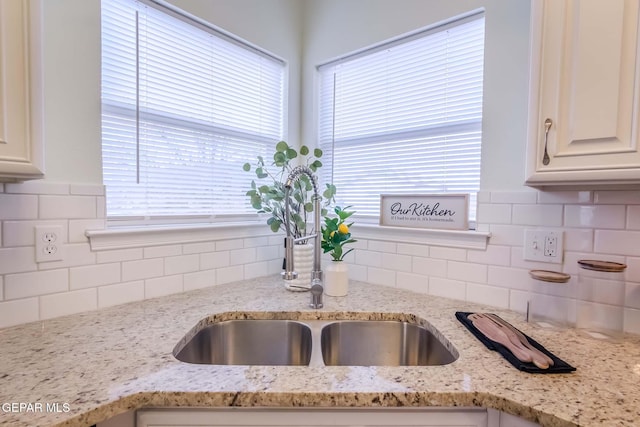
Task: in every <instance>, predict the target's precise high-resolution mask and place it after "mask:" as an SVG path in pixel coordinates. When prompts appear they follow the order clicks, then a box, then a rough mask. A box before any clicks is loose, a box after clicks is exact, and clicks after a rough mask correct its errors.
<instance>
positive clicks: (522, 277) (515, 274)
mask: <svg viewBox="0 0 640 427" xmlns="http://www.w3.org/2000/svg"><path fill="white" fill-rule="evenodd" d="M487 275H488V279H487V283H488V284H490V285H492V286H500V287H503V288H509V289H519V290H523V291H529V290H530V289H531V287H532V283H533V279H532V278H531V276H530V275H529V271H528V270H525V269H522V268H513V267H500V266H493V265H490V266H489V268H488V271H487Z"/></svg>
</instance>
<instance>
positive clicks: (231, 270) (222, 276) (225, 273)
mask: <svg viewBox="0 0 640 427" xmlns="http://www.w3.org/2000/svg"><path fill="white" fill-rule="evenodd" d="M243 279H244V267H243V266H242V265H233V266H230V267H223V268H219V269H217V270H216V281H217V282H218V284H219V285H223V284H225V283H231V282H237V281H238V280H243Z"/></svg>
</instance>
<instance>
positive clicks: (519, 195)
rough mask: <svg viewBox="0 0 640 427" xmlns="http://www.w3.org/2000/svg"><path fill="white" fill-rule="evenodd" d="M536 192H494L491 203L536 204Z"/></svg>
mask: <svg viewBox="0 0 640 427" xmlns="http://www.w3.org/2000/svg"><path fill="white" fill-rule="evenodd" d="M536 200H537V193H536V192H535V191H492V192H491V197H490V202H491V203H535V202H536Z"/></svg>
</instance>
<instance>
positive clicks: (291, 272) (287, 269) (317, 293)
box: [281, 166, 324, 308]
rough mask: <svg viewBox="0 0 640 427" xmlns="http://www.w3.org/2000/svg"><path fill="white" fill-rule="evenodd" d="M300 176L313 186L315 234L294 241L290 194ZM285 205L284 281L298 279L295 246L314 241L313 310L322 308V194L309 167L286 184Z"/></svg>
mask: <svg viewBox="0 0 640 427" xmlns="http://www.w3.org/2000/svg"><path fill="white" fill-rule="evenodd" d="M300 175H306V176H307V177H308V178H309V180H310V181H311V185H312V186H313V214H314V215H313V218H314V220H313V222H314V229H315V234H311V235H309V236H303V237H299V238H297V239H294V238H293V236H292V235H291V219H290V218H289V193H290V192H291V186H292V185H293V182H294V181H295V180H296V179H298V178H300ZM284 187H285V193H284V205H285V215H284V217H285V228H286V229H287V236H286V237H285V238H284V246H285V249H284V260H285V262H284V271H283V272H282V273H281V274H282V277H283V278H284V280H293V279H295V278H297V277H298V273H296V271H295V266H294V265H293V245H294V244H296V242H302V241H305V240H310V239H314V243H313V270H312V271H311V284H310V287H311V288H310V289H311V302H310V303H309V305H310V306H311V308H322V293H323V291H324V288H323V287H322V267H321V263H320V248H321V246H322V235H321V233H320V194H319V193H318V181H317V180H316V177H315V175H314V174H313V171H312V170H311V169H309V168H308V167H307V166H296V167H295V168H294V169H293V170H292V171H291V173H290V174H289V176H288V177H287V181H286V182H285V185H284Z"/></svg>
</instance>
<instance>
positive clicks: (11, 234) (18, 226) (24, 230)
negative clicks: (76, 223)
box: [2, 220, 67, 247]
mask: <svg viewBox="0 0 640 427" xmlns="http://www.w3.org/2000/svg"><path fill="white" fill-rule="evenodd" d="M38 225H47V226H50V225H55V226H59V227H62V235H61V236H60V241H61V242H63V243H64V242H66V241H67V221H64V220H53V221H37V220H36V221H4V222H3V225H2V229H3V233H2V234H3V239H4V240H3V246H4V247H12V246H33V245H34V244H35V232H34V231H35V227H36V226H38Z"/></svg>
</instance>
